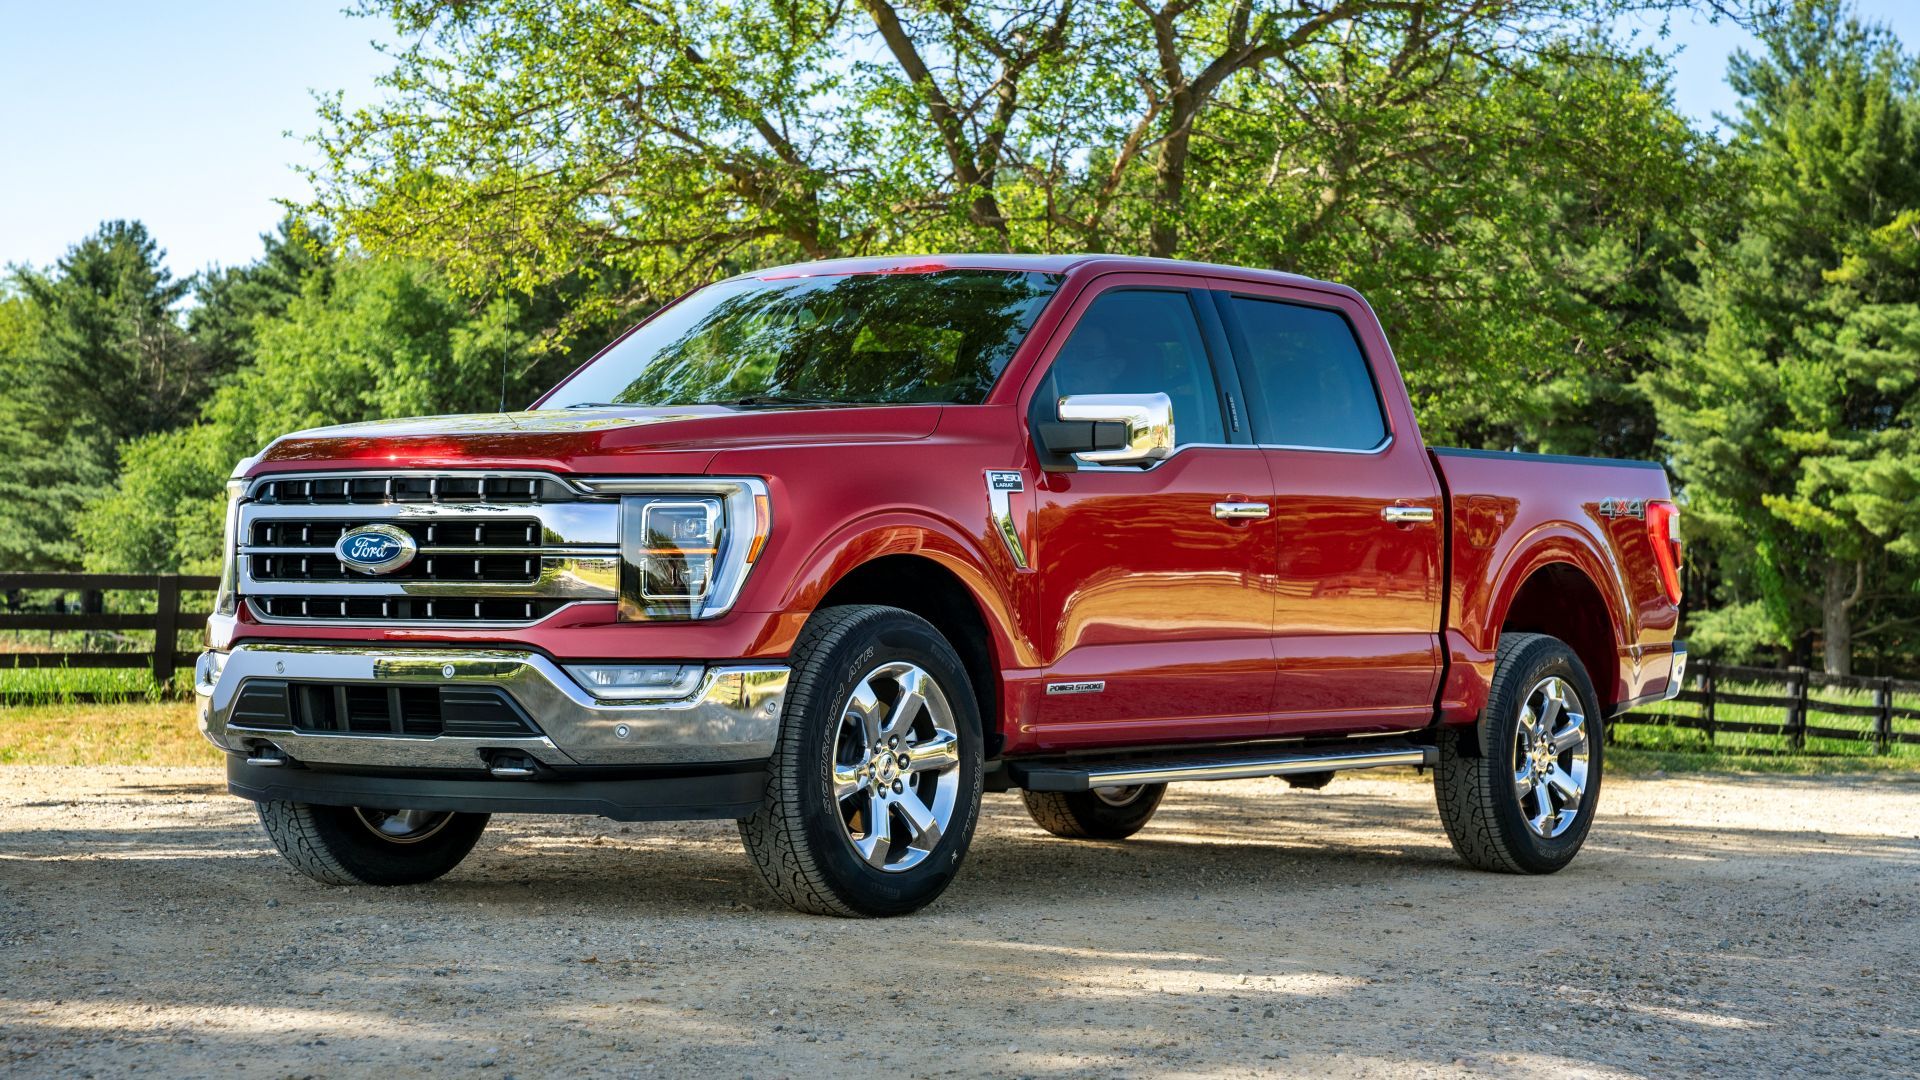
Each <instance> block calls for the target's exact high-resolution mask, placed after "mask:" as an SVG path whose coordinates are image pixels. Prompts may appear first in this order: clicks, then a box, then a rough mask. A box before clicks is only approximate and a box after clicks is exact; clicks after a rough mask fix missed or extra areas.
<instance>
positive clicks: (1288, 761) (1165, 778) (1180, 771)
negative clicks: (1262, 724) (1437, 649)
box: [1007, 743, 1440, 791]
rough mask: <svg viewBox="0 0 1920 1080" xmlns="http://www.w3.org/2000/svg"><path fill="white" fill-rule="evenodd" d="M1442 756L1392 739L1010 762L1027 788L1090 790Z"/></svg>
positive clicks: (1425, 761) (1424, 762)
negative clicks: (1243, 751)
mask: <svg viewBox="0 0 1920 1080" xmlns="http://www.w3.org/2000/svg"><path fill="white" fill-rule="evenodd" d="M1439 759H1440V752H1439V751H1438V750H1436V749H1434V748H1433V747H1431V746H1415V745H1413V744H1411V743H1395V744H1391V745H1376V746H1364V747H1363V746H1351V745H1349V746H1331V747H1316V748H1312V749H1308V748H1305V747H1301V748H1299V749H1295V750H1291V751H1288V752H1285V753H1276V752H1274V751H1273V750H1272V749H1270V748H1262V752H1260V753H1258V754H1255V755H1251V756H1245V757H1232V756H1227V755H1223V754H1214V755H1209V756H1205V757H1201V756H1198V755H1193V756H1187V757H1180V758H1174V757H1166V758H1159V759H1146V760H1142V759H1133V760H1123V761H1098V760H1078V761H1075V760H1064V761H1063V760H1058V759H1056V760H1053V761H1047V762H1032V763H1026V762H1019V761H1010V762H1008V763H1007V769H1008V771H1009V772H1010V773H1011V774H1012V776H1013V781H1014V783H1015V784H1017V785H1019V786H1020V787H1023V788H1026V789H1027V790H1028V791H1090V790H1092V789H1094V788H1098V787H1125V786H1127V785H1129V784H1170V783H1176V782H1180V783H1184V782H1188V781H1193V780H1247V779H1252V778H1255V777H1262V776H1288V775H1298V774H1300V773H1321V772H1344V771H1346V770H1349V769H1379V768H1385V767H1387V766H1389V765H1414V766H1421V767H1430V766H1432V765H1434V764H1435V763H1437V762H1438V761H1439Z"/></svg>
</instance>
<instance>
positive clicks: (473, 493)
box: [253, 473, 578, 506]
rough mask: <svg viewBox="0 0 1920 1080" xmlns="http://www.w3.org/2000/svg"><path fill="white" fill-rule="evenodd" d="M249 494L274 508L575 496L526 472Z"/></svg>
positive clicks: (305, 479)
mask: <svg viewBox="0 0 1920 1080" xmlns="http://www.w3.org/2000/svg"><path fill="white" fill-rule="evenodd" d="M253 497H254V498H255V499H257V500H258V501H260V502H263V503H272V504H275V505H278V506H327V505H336V506H337V505H359V506H366V505H380V504H384V503H478V504H481V505H492V506H497V505H500V504H503V503H504V504H507V505H513V504H516V503H543V502H568V501H570V500H572V499H575V498H578V495H577V494H576V493H575V492H574V490H573V489H572V488H570V487H568V486H567V485H566V483H565V482H564V481H562V480H560V479H558V478H555V477H551V476H535V475H529V474H524V473H520V474H513V475H505V476H503V475H486V474H480V473H473V474H465V475H463V474H458V473H381V474H374V475H368V476H349V475H342V474H333V475H326V476H287V477H278V478H272V479H264V480H262V481H261V482H260V483H259V484H257V485H256V486H255V488H254V495H253Z"/></svg>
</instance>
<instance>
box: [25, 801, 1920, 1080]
mask: <svg viewBox="0 0 1920 1080" xmlns="http://www.w3.org/2000/svg"><path fill="white" fill-rule="evenodd" d="M1603 802H1604V805H1603V808H1602V816H1601V819H1600V822H1599V824H1598V826H1597V828H1596V829H1595V832H1594V834H1593V837H1592V839H1591V840H1590V841H1589V843H1588V845H1587V850H1586V852H1585V853H1584V854H1583V855H1582V856H1581V858H1580V859H1579V860H1577V861H1576V862H1575V863H1574V864H1573V866H1572V867H1571V868H1570V869H1568V870H1567V871H1566V872H1564V873H1561V874H1559V875H1557V876H1554V877H1549V878H1516V877H1502V876H1496V875H1488V874H1481V873H1476V872H1473V871H1470V870H1468V869H1466V868H1465V867H1463V866H1462V865H1460V864H1459V863H1457V862H1456V861H1455V860H1454V857H1453V855H1452V852H1451V851H1450V850H1449V849H1448V848H1447V845H1446V840H1445V839H1444V837H1443V836H1442V834H1441V832H1440V824H1439V820H1438V818H1437V817H1436V816H1435V813H1434V810H1433V801H1432V797H1431V794H1430V791H1429V789H1428V788H1427V787H1426V786H1424V784H1422V783H1419V782H1417V781H1416V780H1415V779H1414V778H1413V777H1412V775H1411V774H1408V775H1407V776H1405V777H1400V776H1391V775H1388V776H1382V775H1380V774H1375V775H1373V776H1365V775H1362V776H1355V777H1351V778H1342V779H1340V780H1337V781H1335V783H1334V784H1333V786H1332V787H1330V788H1328V789H1327V790H1325V791H1323V792H1295V791H1290V790H1288V789H1286V788H1285V787H1284V786H1283V785H1282V784H1281V783H1279V782H1278V781H1248V782H1240V783H1232V784H1216V785H1191V786H1188V787H1186V788H1176V789H1175V790H1174V792H1173V793H1171V794H1170V795H1169V797H1168V799H1167V802H1166V804H1165V806H1164V807H1163V809H1162V811H1161V813H1160V816H1159V818H1157V819H1156V820H1155V822H1154V823H1153V824H1152V825H1151V826H1149V827H1148V829H1147V830H1146V831H1145V832H1144V833H1142V834H1141V835H1140V836H1138V837H1136V838H1135V839H1133V840H1131V841H1127V842H1123V843H1113V844H1107V843H1087V842H1075V841H1066V840H1058V839H1054V838H1052V837H1050V836H1047V835H1045V834H1043V833H1041V832H1040V831H1039V830H1037V829H1036V828H1034V827H1033V826H1032V825H1031V824H1030V823H1029V822H1028V821H1027V818H1026V815H1025V813H1024V811H1023V810H1022V809H1021V807H1020V803H1019V801H1018V799H1017V797H1014V796H1007V795H996V796H989V797H988V801H987V809H986V813H985V817H984V821H983V823H982V827H981V830H980V835H979V836H978V838H977V839H976V841H975V843H974V848H973V854H972V856H971V857H970V860H969V862H968V865H967V867H966V869H965V870H964V872H963V873H962V874H961V877H960V879H959V881H958V883H957V884H956V885H955V887H954V888H953V889H952V891H950V892H949V893H948V894H947V895H946V897H945V898H943V899H942V900H941V901H940V902H939V903H937V904H936V905H934V906H933V907H932V908H929V909H928V910H927V911H925V912H923V913H921V914H920V915H918V916H915V917H912V918H908V919H901V920H893V921H889V922H865V923H862V922H846V921H839V920H831V919H819V918H810V917H804V916H799V915H794V914H790V913H789V912H787V911H786V910H785V909H783V908H781V907H779V906H778V905H777V904H776V903H775V902H774V901H773V900H772V899H771V898H770V897H769V896H768V895H767V894H766V893H764V892H763V891H762V890H761V889H760V887H759V884H758V882H757V881H756V880H755V878H754V876H753V872H752V869H751V868H750V867H749V866H748V865H747V862H746V860H745V857H744V856H743V855H742V853H741V851H740V847H739V842H738V840H737V838H736V836H735V833H734V830H733V826H732V824H731V823H704V822H703V823H693V824H674V825H618V824H614V823H611V822H605V821H597V820H590V819H567V818H518V819H507V818H496V819H495V825H494V827H493V828H491V829H490V830H489V832H488V835H487V837H486V838H485V839H483V840H482V841H481V845H480V848H479V849H478V850H477V851H476V852H475V854H474V856H473V857H472V858H470V859H469V860H468V861H467V862H466V864H465V865H464V866H462V867H461V868H460V869H459V870H458V871H456V872H455V873H454V874H453V875H451V876H450V877H449V878H447V879H445V880H443V881H441V882H439V883H437V884H434V885H431V886H425V887H420V888H414V889H406V890H395V891H379V892H376V891H370V890H364V889H359V890H355V889H336V888H327V887H323V886H320V885H316V884H313V883H312V882H309V881H308V880H306V879H305V878H302V877H299V876H297V875H296V874H295V873H294V872H293V871H292V870H291V869H289V868H288V867H286V866H285V865H283V864H282V863H281V862H280V861H279V859H278V857H277V856H276V855H274V853H273V852H272V849H271V848H270V847H269V846H268V845H267V843H266V841H265V839H264V837H263V836H262V835H261V833H260V832H259V830H258V828H257V827H256V825H255V823H254V820H253V815H252V813H251V808H250V806H249V805H248V804H245V803H242V802H240V801H239V800H236V799H232V798H230V797H228V796H227V795H225V794H224V793H223V790H222V788H221V785H220V783H219V777H218V774H217V773H215V772H214V771H213V770H209V769H199V768H134V767H128V768H26V767H15V768H9V769H0V1074H4V1075H6V1076H10V1077H24V1076H53V1075H60V1076H88V1075H97V1076H121V1075H129V1074H132V1075H167V1076H189V1075H191V1076H232V1077H283V1076H343V1075H372V1074H378V1075H380V1076H382V1077H384V1078H400V1077H414V1076H439V1075H457V1074H473V1075H480V1076H484V1077H491V1078H496V1080H498V1078H502V1077H506V1076H517V1077H521V1078H531V1077H542V1076H548V1075H555V1074H558V1073H562V1072H570V1073H578V1074H582V1075H629V1074H640V1075H701V1076H743V1075H752V1076H760V1077H771V1076H834V1077H852V1076H873V1075H882V1076H923V1075H925V1076H949V1075H957V1076H973V1075H1009V1076H1019V1075H1025V1076H1035V1077H1053V1076H1110V1075H1126V1076H1182V1077H1187V1076H1194V1077H1197V1076H1215V1075H1261V1074H1313V1075H1359V1076H1375V1075H1396V1076H1398V1075H1422V1076H1449V1075H1458V1074H1493V1075H1532V1074H1540V1073H1545V1072H1552V1073H1554V1074H1557V1075H1569V1076H1621V1075H1651V1076H1677V1075H1688V1074H1692V1075H1780V1074H1783V1073H1788V1072H1794V1073H1808V1074H1836V1075H1837V1074H1852V1075H1875V1076H1886V1075H1895V1074H1904V1075H1914V1074H1915V1069H1916V1065H1915V1063H1916V1062H1920V986H1917V985H1916V981H1915V980H1916V976H1915V972H1916V971H1920V888H1916V886H1917V885H1920V777H1911V776H1892V777H1884V778H1862V777H1845V778H1837V777H1821V778H1795V777H1766V778H1745V777H1725V778H1690V779H1648V780H1624V779H1611V780H1609V782H1608V784H1607V788H1606V791H1605V793H1604V796H1603Z"/></svg>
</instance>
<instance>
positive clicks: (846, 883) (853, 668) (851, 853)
mask: <svg viewBox="0 0 1920 1080" xmlns="http://www.w3.org/2000/svg"><path fill="white" fill-rule="evenodd" d="M891 660H904V661H908V662H910V663H914V664H918V665H920V666H921V667H922V668H924V669H925V670H926V671H927V673H928V674H929V675H932V676H933V678H934V679H935V681H936V682H938V683H939V685H940V690H941V692H942V693H943V694H945V695H946V698H947V704H948V706H949V707H950V709H951V710H952V712H953V719H954V726H955V735H956V736H957V737H958V738H959V743H960V765H959V769H960V790H959V793H958V795H957V797H956V799H955V803H954V812H953V821H952V822H951V823H950V825H949V827H948V828H947V830H946V832H945V834H944V835H942V836H941V838H940V842H939V843H938V844H936V845H934V849H933V851H932V852H931V853H930V854H929V855H928V856H927V857H926V858H925V859H923V860H921V861H920V863H919V865H917V866H914V867H912V868H911V869H908V870H902V871H897V872H887V871H883V870H876V869H875V868H873V867H872V866H869V865H868V864H867V862H866V860H865V859H862V858H861V857H860V855H859V853H858V852H857V851H855V850H854V847H853V844H852V842H851V841H850V840H849V839H848V838H847V835H846V828H845V826H844V825H843V824H842V821H841V818H840V810H839V806H838V804H837V802H836V800H835V799H834V796H833V784H832V779H831V777H832V773H833V755H834V744H835V740H836V738H837V736H838V732H839V727H840V718H841V715H842V714H843V713H844V712H845V710H846V707H847V702H848V700H849V698H851V696H852V694H853V691H854V688H855V687H857V686H858V685H859V683H860V681H861V679H863V678H864V677H866V675H867V674H868V673H869V672H871V671H873V670H874V668H876V667H878V666H879V665H881V664H883V663H886V662H888V661H891ZM816 661H817V662H818V663H820V664H821V665H822V670H823V672H824V673H825V674H826V678H825V679H824V680H823V681H822V682H823V685H825V686H827V687H829V688H830V689H829V690H828V692H826V693H824V694H818V695H815V696H814V698H813V700H812V701H810V702H809V703H808V705H807V708H806V711H805V714H804V715H798V716H795V715H789V716H788V718H787V720H788V723H789V724H791V725H792V730H793V731H794V732H795V733H796V735H797V737H798V738H799V739H800V741H801V742H800V747H799V750H800V753H799V755H798V760H799V761H800V762H801V765H802V767H801V769H800V774H799V775H798V776H796V777H794V778H793V782H794V783H795V784H796V785H797V788H798V790H797V792H796V793H797V795H798V796H799V800H800V805H801V807H802V827H803V828H804V830H805V833H806V839H807V845H808V847H810V848H811V849H812V850H813V851H814V853H815V855H816V857H817V858H818V859H819V862H820V864H821V867H822V869H824V870H825V871H826V872H827V878H828V881H829V883H830V886H831V887H832V888H833V890H834V892H835V894H836V895H837V897H838V899H839V900H840V901H841V902H842V903H844V904H847V905H848V906H850V907H852V908H855V909H856V910H858V911H861V912H863V913H867V914H879V915H885V914H904V913H906V912H909V911H913V910H915V909H917V908H919V907H922V906H924V905H925V904H927V903H928V902H929V901H931V900H932V899H933V898H934V897H936V896H938V895H939V894H940V893H941V892H942V891H943V890H945V889H946V887H947V885H948V884H949V883H950V882H951V881H952V880H953V878H954V875H955V874H957V873H959V870H960V864H961V862H962V860H963V859H964V858H965V856H966V852H967V847H968V845H969V844H970V843H971V841H972V839H973V830H974V825H975V824H976V822H977V821H978V818H979V814H980V796H981V784H982V770H981V755H980V751H981V735H980V720H979V717H980V710H979V708H978V705H977V704H976V702H975V699H974V695H973V687H972V684H971V683H970V682H969V681H968V679H967V676H966V670H965V668H964V667H962V666H961V663H960V658H959V656H958V655H957V654H956V653H955V652H954V650H953V647H952V646H951V645H949V644H948V643H947V641H946V639H945V638H943V637H941V636H940V634H939V632H938V631H936V630H934V629H933V627H932V626H931V625H929V624H927V623H925V622H923V621H922V620H920V619H919V618H917V617H915V616H912V615H908V614H906V613H905V612H898V613H895V612H886V613H881V614H876V615H875V616H874V617H873V618H872V619H871V620H870V621H866V622H865V623H864V625H861V626H859V627H858V628H857V630H856V632H854V633H850V634H848V635H846V636H845V637H844V638H842V639H841V640H840V641H839V642H837V643H835V645H834V646H833V647H832V648H830V649H829V650H827V651H826V652H825V653H824V654H821V655H820V656H818V657H816Z"/></svg>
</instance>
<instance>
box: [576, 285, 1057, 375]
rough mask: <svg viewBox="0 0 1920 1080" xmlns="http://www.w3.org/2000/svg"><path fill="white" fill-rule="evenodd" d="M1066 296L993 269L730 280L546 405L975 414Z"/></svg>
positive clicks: (677, 310)
mask: <svg viewBox="0 0 1920 1080" xmlns="http://www.w3.org/2000/svg"><path fill="white" fill-rule="evenodd" d="M1059 283H1060V278H1059V276H1058V275H1055V274H1037V273H1013V272H1007V271H998V270H945V271H938V272H933V273H911V274H904V273H902V274H852V275H840V276H832V277H812V278H794V279H787V280H776V281H759V280H753V279H745V280H738V281H725V282H721V283H719V284H717V285H712V286H709V287H708V288H705V289H702V290H701V291H699V292H697V293H695V294H693V295H692V296H689V297H687V298H686V299H685V300H682V301H681V302H680V303H678V304H675V305H674V306H673V307H670V308H668V309H667V310H666V311H663V312H661V313H660V314H659V316H658V317H656V318H655V319H654V320H653V321H652V322H650V323H648V324H646V325H645V326H643V327H641V328H640V329H639V330H637V331H635V332H634V333H633V334H632V335H630V336H629V337H627V338H626V339H625V340H623V341H621V342H619V343H618V344H616V345H614V346H613V348H611V349H609V350H608V351H607V352H605V353H604V354H602V355H601V356H600V357H599V358H598V359H597V360H595V361H594V362H593V363H592V364H591V365H589V366H588V367H587V368H586V370H584V371H582V372H580V374H578V375H577V376H575V377H574V378H573V379H572V380H571V381H569V382H568V383H567V384H566V385H565V386H562V387H561V388H560V389H559V390H558V391H556V392H555V394H554V396H553V398H552V399H551V400H549V401H547V402H546V406H547V407H550V408H565V407H570V406H582V405H592V404H613V405H688V404H696V403H722V404H748V405H771V404H839V403H881V404H887V403H913V402H947V403H953V404H978V403H979V402H981V401H984V400H985V399H986V396H987V391H988V390H989V389H990V388H991V387H992V386H993V381H994V379H996V378H998V377H999V375H1000V372H1001V371H1002V370H1004V369H1005V368H1006V366H1007V362H1008V361H1009V360H1011V359H1012V358H1013V354H1014V350H1016V349H1017V348H1018V347H1019V345H1020V340H1021V338H1023V337H1024V336H1025V335H1026V332H1027V330H1028V329H1029V328H1030V327H1032V325H1033V321H1034V319H1035V318H1037V317H1038V316H1039V314H1040V309H1041V308H1042V307H1044V306H1045V305H1046V302H1047V300H1048V299H1049V298H1050V297H1052V295H1053V293H1054V290H1055V289H1056V288H1058V287H1059Z"/></svg>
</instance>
